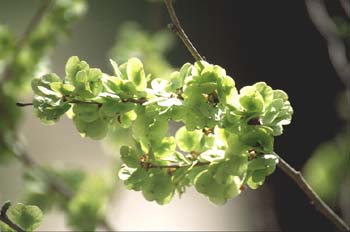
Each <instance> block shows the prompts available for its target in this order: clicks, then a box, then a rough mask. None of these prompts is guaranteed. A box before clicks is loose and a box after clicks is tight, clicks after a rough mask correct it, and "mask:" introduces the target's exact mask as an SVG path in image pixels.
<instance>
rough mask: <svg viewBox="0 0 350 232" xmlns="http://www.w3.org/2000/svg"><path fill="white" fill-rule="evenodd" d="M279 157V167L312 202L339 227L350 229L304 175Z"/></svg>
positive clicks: (344, 229)
mask: <svg viewBox="0 0 350 232" xmlns="http://www.w3.org/2000/svg"><path fill="white" fill-rule="evenodd" d="M275 155H276V156H277V157H278V158H279V162H278V164H277V165H278V167H279V168H280V169H281V170H282V171H283V172H284V173H285V174H287V176H289V177H290V178H291V179H292V180H293V181H294V182H295V183H296V184H297V185H298V186H299V188H300V189H301V190H302V191H303V192H304V193H305V195H306V196H307V197H308V198H309V199H310V200H311V204H313V205H314V206H315V208H316V209H317V210H319V211H320V212H321V213H322V214H323V215H324V216H325V217H326V218H327V219H329V220H330V221H331V222H332V223H333V224H334V225H336V226H337V228H338V229H339V230H341V231H350V228H349V226H348V225H347V224H346V223H345V222H344V221H343V220H342V219H341V218H340V217H339V216H338V215H337V214H335V213H334V212H333V210H332V209H331V208H330V207H329V206H328V205H327V204H326V203H325V202H324V201H323V200H322V199H321V198H320V197H319V196H318V195H317V193H316V192H315V191H314V190H313V189H312V188H311V186H310V185H309V184H308V183H307V182H306V180H305V179H304V177H303V175H302V174H301V173H300V172H299V171H296V170H295V169H294V168H293V167H291V166H290V165H289V164H288V163H287V162H286V161H285V160H284V159H282V158H281V157H280V156H278V155H277V154H276V153H275Z"/></svg>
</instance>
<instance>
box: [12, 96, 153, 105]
mask: <svg viewBox="0 0 350 232" xmlns="http://www.w3.org/2000/svg"><path fill="white" fill-rule="evenodd" d="M63 99H64V98H63ZM121 101H122V102H124V103H125V102H131V103H136V104H143V103H145V102H146V101H147V99H144V98H140V99H134V98H127V99H122V100H121ZM65 102H67V103H72V104H93V105H98V106H102V103H100V102H94V101H81V100H76V99H72V100H65ZM32 105H33V102H16V106H18V107H26V106H32Z"/></svg>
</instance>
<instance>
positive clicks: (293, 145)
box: [176, 1, 344, 231]
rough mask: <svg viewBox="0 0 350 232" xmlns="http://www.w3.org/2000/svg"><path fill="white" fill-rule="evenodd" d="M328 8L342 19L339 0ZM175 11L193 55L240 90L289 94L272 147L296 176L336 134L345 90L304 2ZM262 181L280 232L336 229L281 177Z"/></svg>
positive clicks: (194, 5) (185, 6)
mask: <svg viewBox="0 0 350 232" xmlns="http://www.w3.org/2000/svg"><path fill="white" fill-rule="evenodd" d="M327 6H328V7H329V9H331V11H330V13H331V14H334V15H343V14H344V12H342V11H341V8H339V6H338V4H337V1H328V2H327ZM176 9H177V11H178V15H180V18H181V19H182V24H183V27H184V28H185V31H187V33H188V34H189V36H190V38H192V40H193V43H194V44H195V46H196V47H197V49H198V50H199V51H200V52H201V54H202V55H203V56H205V57H206V59H207V60H208V61H209V62H211V63H216V64H220V65H221V66H223V67H224V68H226V70H227V72H228V73H229V75H231V76H232V77H234V79H235V81H236V84H237V86H238V87H242V86H244V85H247V84H252V83H254V82H257V81H265V82H267V83H268V84H269V85H270V86H272V87H273V88H278V89H283V90H285V91H286V92H287V93H288V95H289V97H290V101H291V104H292V106H293V108H294V112H295V113H294V116H293V121H292V124H291V125H290V126H287V127H286V128H285V133H284V134H283V135H282V136H281V137H278V138H276V141H275V147H276V152H277V153H279V154H280V156H282V157H283V158H285V159H286V160H287V161H288V162H289V163H290V164H291V165H292V166H294V167H295V168H296V169H298V170H300V169H301V168H302V167H303V164H304V163H305V162H306V161H307V159H308V158H309V157H310V154H311V153H312V151H313V149H315V147H316V146H317V145H318V144H320V143H322V142H324V141H326V140H328V139H330V138H332V137H333V136H334V135H335V134H336V133H337V131H338V130H339V127H340V120H339V119H338V116H337V113H336V110H335V99H336V96H337V94H338V93H339V92H340V91H341V90H344V87H343V85H342V83H341V82H340V79H339V78H338V77H337V75H336V73H335V71H334V69H333V67H332V65H331V63H330V60H329V57H328V52H327V43H326V41H325V40H324V39H323V37H322V36H321V35H320V34H319V32H318V31H317V30H316V28H315V27H314V25H313V24H312V22H311V21H310V19H309V17H308V14H307V11H306V7H305V3H304V1H200V4H199V1H177V2H176ZM179 46H181V45H179ZM176 50H180V49H176ZM185 57H186V56H185ZM188 59H190V58H189V57H188ZM267 183H268V184H270V185H271V187H273V190H274V195H275V200H276V202H275V206H276V210H277V211H276V215H277V220H278V221H279V225H280V227H281V229H282V230H283V231H332V230H334V228H333V226H332V225H331V224H330V223H329V222H328V221H327V219H325V218H324V217H323V216H322V215H321V214H320V213H318V212H317V211H315V210H314V208H313V205H312V204H310V202H309V201H308V199H307V198H306V197H305V196H304V195H303V193H301V191H300V190H299V189H298V188H297V187H296V185H295V184H294V183H292V182H291V181H290V180H289V179H288V178H287V176H285V175H284V174H283V173H282V172H281V171H279V170H278V171H277V172H276V173H275V174H274V175H272V177H271V178H269V179H268V182H267Z"/></svg>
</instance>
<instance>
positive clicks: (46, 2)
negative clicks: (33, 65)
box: [0, 0, 54, 85]
mask: <svg viewBox="0 0 350 232" xmlns="http://www.w3.org/2000/svg"><path fill="white" fill-rule="evenodd" d="M53 1H54V0H43V3H42V5H41V7H40V8H39V9H38V10H37V12H36V13H35V15H34V16H33V17H32V18H31V20H30V21H29V24H28V26H27V27H26V29H25V31H24V33H23V35H22V37H21V38H20V39H19V40H18V43H17V45H16V47H15V49H14V52H13V55H12V58H11V60H10V62H9V63H8V65H7V66H6V68H5V70H4V72H3V78H2V79H1V80H0V85H2V84H3V83H4V82H5V81H6V80H8V79H10V78H11V77H12V76H11V68H12V64H13V62H14V61H15V60H16V58H17V56H18V54H19V53H20V52H21V50H22V48H23V46H24V45H25V44H26V42H27V41H28V39H29V37H30V35H31V33H32V32H33V31H35V29H36V28H37V27H38V25H39V24H40V22H41V21H42V19H43V18H44V16H45V13H46V11H47V10H48V9H49V7H50V5H51V3H52V2H53Z"/></svg>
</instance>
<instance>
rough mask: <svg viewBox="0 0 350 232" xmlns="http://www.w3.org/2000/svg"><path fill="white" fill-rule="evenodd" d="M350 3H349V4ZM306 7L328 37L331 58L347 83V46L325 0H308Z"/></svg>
mask: <svg viewBox="0 0 350 232" xmlns="http://www.w3.org/2000/svg"><path fill="white" fill-rule="evenodd" d="M348 5H349V4H348ZM306 8H307V10H308V13H309V15H310V18H311V21H312V22H313V23H314V25H315V26H316V28H317V30H318V31H319V32H320V33H321V35H322V36H323V37H324V38H325V39H326V41H327V44H328V53H329V58H330V59H331V62H332V65H333V66H334V68H335V71H336V72H337V74H338V76H339V77H340V78H341V80H342V81H343V82H344V84H346V85H347V83H348V82H349V81H350V63H349V61H348V59H347V57H346V48H345V45H344V43H343V41H342V39H341V38H340V37H339V36H338V33H337V26H336V25H335V23H334V22H333V20H332V18H331V17H330V16H329V14H328V12H327V9H326V6H325V3H324V1H323V0H306Z"/></svg>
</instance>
